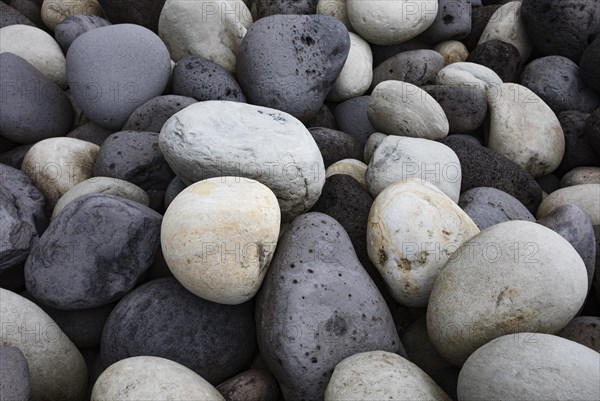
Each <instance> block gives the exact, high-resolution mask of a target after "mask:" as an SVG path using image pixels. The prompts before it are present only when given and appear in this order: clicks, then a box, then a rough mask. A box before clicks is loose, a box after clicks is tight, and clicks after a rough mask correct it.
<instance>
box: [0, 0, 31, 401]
mask: <svg viewBox="0 0 600 401" xmlns="http://www.w3.org/2000/svg"><path fill="white" fill-rule="evenodd" d="M2 4H4V3H2ZM0 10H1V11H2V12H4V10H3V9H2V8H1V5H0ZM29 392H30V386H29V367H28V365H27V360H26V359H25V356H24V355H23V353H22V352H21V350H19V348H17V347H13V346H10V345H8V346H6V345H2V346H0V399H2V400H6V401H28V400H29Z"/></svg>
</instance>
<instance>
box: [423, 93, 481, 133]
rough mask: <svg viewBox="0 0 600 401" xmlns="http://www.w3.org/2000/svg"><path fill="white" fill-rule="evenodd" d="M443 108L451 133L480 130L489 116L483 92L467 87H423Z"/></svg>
mask: <svg viewBox="0 0 600 401" xmlns="http://www.w3.org/2000/svg"><path fill="white" fill-rule="evenodd" d="M421 89H423V90H424V91H425V92H427V93H428V94H429V95H430V96H431V97H432V98H433V99H434V100H435V101H436V102H438V104H439V105H440V106H441V108H442V110H443V111H444V114H445V115H446V118H447V119H448V126H449V129H448V131H449V132H471V131H475V130H476V129H477V128H479V127H480V126H481V125H482V124H483V121H484V120H485V116H486V114H487V100H486V98H485V96H483V95H482V94H481V92H479V91H477V90H473V89H472V88H468V87H465V86H452V85H426V86H422V87H421Z"/></svg>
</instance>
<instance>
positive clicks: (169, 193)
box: [164, 177, 187, 209]
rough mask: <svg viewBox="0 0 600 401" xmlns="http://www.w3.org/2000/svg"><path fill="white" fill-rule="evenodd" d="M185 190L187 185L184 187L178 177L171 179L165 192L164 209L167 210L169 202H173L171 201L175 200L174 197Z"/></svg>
mask: <svg viewBox="0 0 600 401" xmlns="http://www.w3.org/2000/svg"><path fill="white" fill-rule="evenodd" d="M186 188H187V185H185V184H184V183H183V181H181V179H180V178H179V177H175V178H173V180H172V181H171V183H169V186H168V187H167V190H166V191H165V201H164V202H165V209H168V208H169V205H170V204H171V202H173V199H175V197H176V196H177V195H179V194H180V193H181V191H183V190H184V189H186Z"/></svg>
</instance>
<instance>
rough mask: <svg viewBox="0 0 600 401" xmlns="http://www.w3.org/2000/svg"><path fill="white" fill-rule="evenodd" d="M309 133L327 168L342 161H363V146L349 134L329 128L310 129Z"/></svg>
mask: <svg viewBox="0 0 600 401" xmlns="http://www.w3.org/2000/svg"><path fill="white" fill-rule="evenodd" d="M309 131H310V134H311V135H312V137H313V138H314V139H315V142H316V143H317V146H318V147H319V150H320V151H321V155H322V156H323V162H324V163H325V168H327V167H329V166H330V165H331V164H333V163H335V162H337V161H339V160H342V159H357V160H361V159H362V156H363V147H362V145H361V144H360V142H358V140H356V139H355V138H354V137H352V136H350V135H349V134H346V133H345V132H342V131H336V130H332V129H327V128H310V129H309Z"/></svg>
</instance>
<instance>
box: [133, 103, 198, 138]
mask: <svg viewBox="0 0 600 401" xmlns="http://www.w3.org/2000/svg"><path fill="white" fill-rule="evenodd" d="M194 103H196V99H193V98H191V97H186V96H177V95H165V96H157V97H155V98H154V99H150V100H148V101H147V102H146V103H144V104H143V105H141V106H140V107H138V108H137V109H135V110H134V111H133V113H131V115H130V116H129V118H128V119H127V122H126V123H125V125H124V126H123V131H145V132H157V133H158V132H160V130H161V128H162V126H163V125H164V124H165V122H167V120H168V119H169V118H171V116H173V114H175V113H177V112H178V111H181V110H183V109H184V108H186V107H187V106H189V105H191V104H194Z"/></svg>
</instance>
